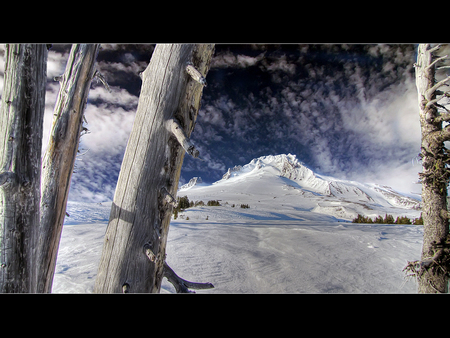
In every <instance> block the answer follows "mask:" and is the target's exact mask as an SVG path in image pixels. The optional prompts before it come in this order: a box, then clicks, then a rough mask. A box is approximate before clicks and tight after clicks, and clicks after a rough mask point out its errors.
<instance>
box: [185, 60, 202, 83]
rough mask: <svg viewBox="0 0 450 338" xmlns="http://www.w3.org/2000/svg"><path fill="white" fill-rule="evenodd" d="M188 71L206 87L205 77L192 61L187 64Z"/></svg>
mask: <svg viewBox="0 0 450 338" xmlns="http://www.w3.org/2000/svg"><path fill="white" fill-rule="evenodd" d="M186 72H187V73H188V74H189V75H190V76H191V77H192V78H193V79H194V81H196V82H198V83H200V84H201V85H202V86H204V87H206V79H205V77H204V76H203V75H202V73H200V72H199V71H198V70H197V69H196V68H195V67H194V65H193V64H192V63H191V62H188V64H187V66H186Z"/></svg>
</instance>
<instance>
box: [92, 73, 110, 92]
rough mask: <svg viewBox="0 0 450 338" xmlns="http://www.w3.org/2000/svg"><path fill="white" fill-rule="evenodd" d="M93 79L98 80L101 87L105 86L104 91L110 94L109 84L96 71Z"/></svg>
mask: <svg viewBox="0 0 450 338" xmlns="http://www.w3.org/2000/svg"><path fill="white" fill-rule="evenodd" d="M94 77H95V78H97V79H98V80H100V82H101V83H103V85H104V86H105V88H106V90H107V91H108V92H109V93H111V87H110V86H109V84H108V82H107V81H106V79H105V77H104V76H103V75H102V74H101V73H100V72H99V71H98V70H96V71H95V73H94Z"/></svg>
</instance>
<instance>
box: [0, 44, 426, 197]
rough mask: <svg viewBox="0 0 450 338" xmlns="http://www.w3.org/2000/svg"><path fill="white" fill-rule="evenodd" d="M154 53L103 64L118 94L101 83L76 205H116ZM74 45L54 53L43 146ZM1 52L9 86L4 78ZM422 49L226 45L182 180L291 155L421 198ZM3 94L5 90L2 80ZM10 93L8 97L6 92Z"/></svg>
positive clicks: (119, 56) (127, 54)
mask: <svg viewBox="0 0 450 338" xmlns="http://www.w3.org/2000/svg"><path fill="white" fill-rule="evenodd" d="M153 48H154V47H153V45H118V44H116V45H114V44H105V45H102V50H101V51H100V53H99V55H98V59H97V63H98V64H97V66H98V69H99V70H100V72H101V73H102V74H103V75H104V76H105V77H106V79H107V80H108V82H109V84H110V86H111V89H112V92H111V93H108V92H107V91H106V90H105V89H104V87H103V86H102V84H101V83H97V82H96V81H94V83H93V85H92V87H91V90H90V93H89V99H88V105H87V107H86V118H87V121H88V124H87V125H86V127H87V128H88V129H89V134H87V135H84V136H83V137H82V138H81V143H80V149H81V150H82V152H83V153H84V152H85V154H84V155H83V156H79V158H78V160H77V162H76V172H75V173H74V174H73V177H72V185H71V191H70V195H69V199H70V200H82V201H93V202H102V201H107V200H112V198H113V195H114V189H115V185H116V181H117V177H118V173H119V170H120V165H121V160H122V157H123V153H124V151H125V147H126V143H127V140H128V136H129V133H130V131H131V128H132V125H133V120H134V115H135V111H136V107H137V102H138V99H139V91H140V85H141V82H140V78H139V76H138V74H139V72H140V71H142V70H144V69H145V67H146V66H147V64H148V62H149V60H150V57H151V53H152V51H153ZM69 50H70V45H54V46H53V48H52V49H51V50H50V52H49V62H48V84H47V96H46V119H45V121H44V124H45V125H44V129H45V130H44V135H45V136H44V141H43V147H44V148H45V145H46V143H47V139H48V134H49V131H50V126H51V116H52V113H53V107H54V103H55V100H56V96H57V93H58V89H59V85H58V83H57V82H53V81H52V78H53V77H54V76H56V75H60V74H61V73H62V72H63V71H64V67H65V62H66V60H67V57H68V52H69ZM3 55H4V53H3V49H0V57H1V60H0V76H1V77H3V71H4V69H3V67H4V62H3ZM414 62H415V47H414V45H407V44H403V45H375V44H371V45H294V44H289V45H283V44H281V45H249V44H246V45H244V44H242V45H216V51H215V55H214V57H213V59H212V63H211V69H210V72H209V73H208V76H207V81H208V86H207V87H206V88H205V89H204V91H203V98H202V103H201V108H200V111H199V117H198V120H197V124H196V127H195V129H194V132H193V134H192V140H193V142H194V143H195V144H196V146H197V147H198V148H199V150H200V157H201V158H202V159H203V161H199V160H195V159H192V158H189V156H185V162H184V163H183V168H182V172H181V179H180V181H181V182H187V181H189V179H190V178H192V177H193V176H201V177H202V179H203V180H204V181H206V182H210V183H212V182H214V181H216V180H218V179H220V178H221V177H222V175H223V174H224V173H225V172H226V170H227V169H228V167H232V166H234V165H238V164H239V165H243V164H246V163H248V162H250V161H251V160H252V159H253V158H255V157H259V156H264V155H275V154H280V153H292V154H295V155H297V157H298V158H299V159H300V160H301V161H303V162H304V163H305V165H307V166H308V167H310V168H311V169H312V170H314V171H316V172H318V173H321V174H324V175H330V176H335V177H337V178H343V179H350V180H357V181H362V182H375V183H380V184H386V185H390V186H392V187H394V188H395V189H398V190H401V191H404V192H411V191H414V192H416V193H420V189H421V188H420V185H418V184H415V183H414V182H415V181H417V179H418V177H417V173H418V172H419V171H421V166H420V163H418V162H417V161H416V160H415V158H416V156H417V155H418V153H419V152H420V126H419V116H418V108H417V92H416V88H415V82H414V69H413V63H414ZM0 82H1V84H0V86H2V85H3V80H2V79H0ZM0 90H1V87H0Z"/></svg>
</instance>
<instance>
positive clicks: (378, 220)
mask: <svg viewBox="0 0 450 338" xmlns="http://www.w3.org/2000/svg"><path fill="white" fill-rule="evenodd" d="M352 223H366V224H413V225H423V218H422V213H421V214H420V217H419V218H414V219H413V220H411V219H410V218H408V217H406V216H399V217H397V219H396V220H395V221H394V216H392V215H388V214H386V215H385V216H384V218H383V217H382V216H377V217H375V219H373V220H372V218H370V217H367V216H363V215H360V214H358V216H357V217H356V218H354V219H353V221H352Z"/></svg>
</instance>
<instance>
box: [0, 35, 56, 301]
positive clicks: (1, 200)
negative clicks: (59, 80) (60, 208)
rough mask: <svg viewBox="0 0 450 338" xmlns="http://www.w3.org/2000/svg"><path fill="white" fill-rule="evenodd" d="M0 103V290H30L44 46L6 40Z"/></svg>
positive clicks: (36, 223)
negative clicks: (0, 100)
mask: <svg viewBox="0 0 450 338" xmlns="http://www.w3.org/2000/svg"><path fill="white" fill-rule="evenodd" d="M5 56H6V61H5V78H4V86H3V95H2V104H1V107H0V142H1V146H0V236H1V238H0V242H1V245H0V264H1V265H0V292H35V280H36V271H35V260H36V257H35V254H36V245H37V236H38V228H39V200H40V183H41V181H40V177H41V148H42V132H43V128H42V125H43V120H44V109H45V84H46V81H47V46H46V45H33V44H19V45H6V55H5Z"/></svg>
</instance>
